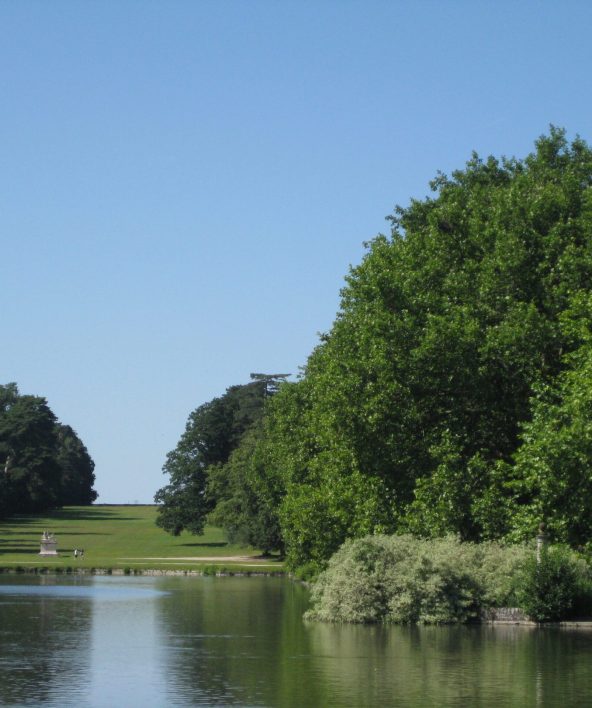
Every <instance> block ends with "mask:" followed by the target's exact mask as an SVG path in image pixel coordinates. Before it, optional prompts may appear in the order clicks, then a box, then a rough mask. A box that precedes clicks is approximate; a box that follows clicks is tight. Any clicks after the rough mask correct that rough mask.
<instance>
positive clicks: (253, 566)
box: [0, 505, 282, 571]
mask: <svg viewBox="0 0 592 708" xmlns="http://www.w3.org/2000/svg"><path fill="white" fill-rule="evenodd" d="M155 520H156V507H155V506H148V505H145V506H107V505H105V506H103V505H95V506H70V507H64V508H63V509H59V510H56V511H52V512H49V513H47V514H43V515H39V516H34V515H27V516H15V517H11V518H10V519H7V520H5V521H0V568H3V569H7V568H12V569H14V568H17V567H19V566H22V567H26V568H34V567H48V568H50V569H52V570H57V571H59V570H62V569H66V568H68V567H75V568H89V569H90V568H107V569H108V568H111V569H125V568H130V569H131V570H132V571H133V570H134V569H147V568H154V569H168V570H203V569H204V567H212V566H216V567H218V568H221V567H224V568H226V569H228V570H237V569H241V570H250V571H257V570H260V571H272V570H281V568H282V564H281V562H280V561H279V559H276V558H271V559H270V558H267V559H262V558H260V557H259V556H260V551H258V550H257V549H254V548H250V547H244V546H237V545H231V544H229V543H228V542H227V541H226V539H225V537H224V533H223V531H222V530H221V529H218V528H214V527H206V529H205V533H204V534H203V536H192V535H190V534H185V533H183V534H181V535H180V536H176V537H175V536H171V535H170V534H168V533H165V532H164V531H163V530H162V529H160V528H158V526H156V524H155ZM45 530H47V531H49V532H51V533H53V534H55V537H56V540H57V550H58V554H59V555H58V557H57V558H51V557H42V556H40V555H39V548H40V540H41V535H42V533H43V531H45ZM75 548H78V549H84V557H83V558H78V559H76V558H74V549H75Z"/></svg>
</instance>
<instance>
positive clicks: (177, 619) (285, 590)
mask: <svg viewBox="0 0 592 708" xmlns="http://www.w3.org/2000/svg"><path fill="white" fill-rule="evenodd" d="M174 598H175V599H174V602H172V601H168V602H167V601H165V602H162V603H161V605H160V608H161V615H160V618H159V619H160V621H159V628H160V633H161V637H160V642H159V644H160V647H161V652H162V654H161V659H162V662H163V664H164V665H166V667H167V669H166V670H167V676H168V682H169V695H170V696H171V699H172V700H173V701H174V702H177V703H178V704H182V705H220V704H223V705H240V706H278V705H281V706H292V705H293V706H304V705H311V706H314V705H319V706H322V705H325V703H324V701H323V699H322V694H321V693H319V688H320V687H319V686H318V685H317V684H315V683H314V682H313V683H310V682H309V681H308V680H307V679H306V677H308V676H310V674H311V668H312V667H311V661H312V656H313V652H312V647H311V645H310V642H309V636H308V632H307V630H306V628H305V626H304V624H303V622H302V619H301V617H302V613H303V611H304V609H305V603H306V593H305V591H304V590H303V589H302V588H301V587H300V586H296V585H294V584H292V583H290V582H287V581H286V580H283V579H280V578H203V579H202V580H201V582H198V583H190V584H185V585H183V586H182V587H180V588H178V591H177V592H175V595H174ZM303 664H304V665H303ZM303 679H304V681H303Z"/></svg>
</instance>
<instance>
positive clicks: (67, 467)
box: [0, 383, 97, 517]
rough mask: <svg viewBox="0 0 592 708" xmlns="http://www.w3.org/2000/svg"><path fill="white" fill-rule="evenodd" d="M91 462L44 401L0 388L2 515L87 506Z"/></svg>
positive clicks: (92, 495) (8, 386)
mask: <svg viewBox="0 0 592 708" xmlns="http://www.w3.org/2000/svg"><path fill="white" fill-rule="evenodd" d="M93 469H94V462H93V461H92V459H91V458H90V455H89V454H88V451H87V449H86V447H85V446H84V444H83V443H82V441H81V440H80V439H79V438H78V436H77V435H76V433H75V432H74V430H73V429H72V428H71V427H70V426H67V425H62V424H61V423H59V422H58V420H57V419H56V417H55V415H54V414H53V412H52V411H51V409H50V408H49V406H48V405H47V401H46V400H45V398H41V397H39V396H21V395H20V394H19V391H18V387H17V385H16V384H15V383H10V384H6V385H4V386H0V517H4V516H9V515H11V514H15V513H26V512H38V511H44V510H46V509H51V508H54V507H56V506H61V505H63V504H90V503H92V502H93V501H94V500H95V499H96V497H97V493H96V492H95V491H94V489H93V488H92V485H93V483H94V479H95V476H94V474H93Z"/></svg>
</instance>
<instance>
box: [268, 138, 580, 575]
mask: <svg viewBox="0 0 592 708" xmlns="http://www.w3.org/2000/svg"><path fill="white" fill-rule="evenodd" d="M591 186H592V152H591V151H590V149H589V147H588V146H587V145H586V143H584V142H583V141H582V140H580V139H576V140H574V141H573V142H571V143H569V142H568V141H567V140H566V137H565V134H564V132H563V131H561V130H558V129H555V128H552V129H551V130H550V132H549V134H548V135H545V136H543V137H541V138H540V139H539V140H538V141H537V142H536V146H535V151H534V152H533V153H532V154H531V155H529V156H528V157H527V158H526V159H524V160H517V159H496V158H493V157H490V158H488V159H486V160H482V159H480V158H479V157H478V156H477V155H473V157H472V158H471V160H470V161H469V162H468V163H467V165H466V166H465V168H464V169H463V170H458V171H456V172H454V173H452V175H451V176H445V175H441V174H440V175H438V176H437V178H436V179H435V180H434V181H433V183H432V185H431V187H432V190H433V196H432V197H429V198H426V199H424V200H414V201H412V202H411V204H410V205H409V206H408V207H405V208H402V207H398V208H397V209H396V210H395V213H394V215H393V216H392V217H391V218H390V221H391V227H392V228H391V233H390V236H379V237H378V238H376V239H375V240H373V241H372V242H370V243H369V244H368V252H367V254H366V256H365V257H364V259H363V261H362V263H361V264H360V265H359V266H358V267H356V268H353V269H352V271H351V272H350V274H349V276H348V277H347V279H346V285H345V287H344V289H343V291H342V298H341V307H340V310H339V312H338V314H337V318H336V320H335V323H334V325H333V327H332V328H331V330H330V331H329V332H328V333H327V334H326V335H324V336H323V337H322V339H321V342H320V343H319V345H318V347H317V348H316V349H315V351H314V352H313V353H312V354H311V356H310V358H309V360H308V363H307V366H306V368H305V371H304V377H303V379H302V380H301V381H300V382H297V383H296V384H293V385H291V386H290V388H292V389H293V390H291V391H288V390H284V391H281V392H280V393H279V394H278V396H277V397H276V399H275V401H274V406H273V407H272V408H273V412H272V417H274V418H275V424H274V425H275V434H274V435H272V436H271V437H270V438H269V445H270V446H271V447H272V448H273V449H272V450H270V452H269V459H270V460H271V463H270V464H272V465H273V466H274V470H275V473H276V474H278V475H281V476H282V478H283V480H284V489H285V496H284V498H283V500H282V502H281V508H280V517H281V519H282V524H283V529H282V530H283V534H284V538H285V540H286V544H287V550H288V557H289V558H290V559H291V562H293V563H294V564H297V563H300V562H303V561H304V560H306V559H307V558H308V559H313V560H317V559H319V560H322V559H324V558H327V557H328V555H330V553H331V552H332V551H334V550H335V549H336V548H337V546H338V545H339V544H340V543H341V542H342V541H343V540H344V539H345V538H346V537H348V536H356V535H360V534H362V533H367V532H369V531H372V530H381V531H382V530H386V531H394V530H402V529H404V530H411V531H413V532H416V533H419V534H421V535H439V534H442V533H445V532H456V533H459V534H460V535H461V536H462V537H463V538H466V539H479V538H483V537H490V536H497V535H500V534H503V533H505V532H507V530H508V528H509V526H508V519H505V518H502V516H503V515H500V514H497V515H496V514H495V513H493V512H494V511H495V509H493V507H492V505H494V504H495V503H496V500H497V501H499V502H500V503H502V502H503V503H504V504H506V507H508V505H509V506H510V507H515V506H519V505H520V504H521V503H523V502H524V503H526V499H525V498H524V499H521V498H520V497H519V496H517V495H516V493H515V492H513V491H512V488H511V484H510V482H511V479H512V475H513V474H514V472H513V471H514V456H515V454H516V453H517V450H518V448H519V446H520V445H521V442H522V438H521V431H522V428H523V425H524V424H526V423H527V422H528V421H530V420H531V419H532V401H533V400H534V397H535V396H536V392H537V391H540V390H541V387H544V386H546V385H549V384H551V383H553V382H554V381H555V380H556V379H557V377H558V376H561V373H562V371H564V370H565V369H566V366H567V364H566V361H567V360H566V355H568V354H569V352H570V351H573V350H574V348H575V346H576V344H575V343H574V341H573V338H572V337H570V336H569V335H568V334H567V333H566V331H565V328H564V327H563V326H562V317H563V315H564V313H565V312H566V311H567V310H568V309H569V308H570V307H572V304H573V297H574V293H577V292H588V291H589V290H590V283H592V188H591ZM582 375H584V374H582ZM564 385H565V386H568V383H565V384H564ZM272 428H273V426H272ZM508 485H510V486H508ZM508 500H512V501H508ZM510 525H511V524H510ZM533 532H534V530H533Z"/></svg>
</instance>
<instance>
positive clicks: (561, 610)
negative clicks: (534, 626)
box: [517, 546, 592, 622]
mask: <svg viewBox="0 0 592 708" xmlns="http://www.w3.org/2000/svg"><path fill="white" fill-rule="evenodd" d="M517 595H518V602H519V604H520V607H521V608H522V609H523V610H524V612H526V614H527V615H528V616H529V617H530V618H531V619H533V620H536V621H537V622H553V621H558V620H562V619H565V618H568V617H570V616H574V615H584V616H589V615H590V614H591V612H592V577H591V575H590V567H589V565H588V564H587V563H586V561H584V560H583V559H582V558H580V557H579V556H578V555H577V554H576V553H574V552H573V551H570V550H569V549H567V548H565V547H562V546H557V547H554V548H544V549H543V550H542V552H541V555H540V558H539V559H538V560H537V558H536V557H535V556H534V555H531V556H530V557H529V558H528V559H527V560H526V563H525V564H524V566H523V568H522V572H521V575H520V580H519V583H518V593H517Z"/></svg>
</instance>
